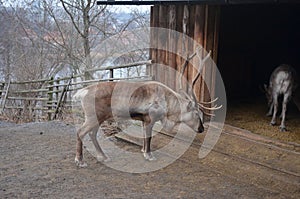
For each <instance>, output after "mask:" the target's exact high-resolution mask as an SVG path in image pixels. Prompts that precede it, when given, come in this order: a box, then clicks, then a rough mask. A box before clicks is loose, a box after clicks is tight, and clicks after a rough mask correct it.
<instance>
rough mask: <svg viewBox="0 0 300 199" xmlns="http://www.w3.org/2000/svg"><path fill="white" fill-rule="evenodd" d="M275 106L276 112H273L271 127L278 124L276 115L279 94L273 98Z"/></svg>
mask: <svg viewBox="0 0 300 199" xmlns="http://www.w3.org/2000/svg"><path fill="white" fill-rule="evenodd" d="M273 106H274V111H273V116H272V120H271V125H272V126H274V125H275V124H276V114H277V108H278V94H274V96H273Z"/></svg>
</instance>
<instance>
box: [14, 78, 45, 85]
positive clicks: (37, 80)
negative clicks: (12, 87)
mask: <svg viewBox="0 0 300 199" xmlns="http://www.w3.org/2000/svg"><path fill="white" fill-rule="evenodd" d="M48 80H49V79H36V80H29V81H11V83H12V84H28V83H39V82H46V81H48Z"/></svg>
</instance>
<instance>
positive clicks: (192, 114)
mask: <svg viewBox="0 0 300 199" xmlns="http://www.w3.org/2000/svg"><path fill="white" fill-rule="evenodd" d="M209 56H210V53H209V54H207V56H206V57H205V58H204V59H202V60H201V61H200V63H201V64H200V68H201V67H202V66H203V64H204V62H205V60H207V58H208V57H209ZM186 66H187V62H186V63H185V64H184V67H183V70H182V71H181V77H180V82H181V81H182V74H183V73H184V70H185V67H186ZM198 78H199V75H197V76H196V78H195V79H194V80H193V84H192V85H193V86H192V87H191V88H190V89H189V92H185V91H183V90H181V91H180V92H175V91H173V90H172V89H171V88H169V87H167V86H166V85H164V84H162V83H159V82H156V81H146V82H140V81H139V82H129V81H124V82H102V83H98V84H94V85H91V86H88V87H86V88H83V89H81V90H79V91H78V92H77V93H76V94H75V96H74V97H75V98H77V99H81V103H82V107H83V111H84V113H85V122H84V124H83V125H82V126H81V127H80V128H79V130H78V131H77V151H76V157H75V162H76V164H77V165H78V166H80V167H84V166H86V163H84V161H83V152H82V139H83V137H84V136H85V135H86V134H87V133H89V136H90V138H91V140H92V142H93V144H94V146H95V148H96V151H97V154H98V155H97V159H98V160H100V161H106V160H108V158H107V156H106V155H105V154H104V152H103V151H102V149H101V147H100V146H99V143H98V141H97V139H96V135H97V132H98V129H99V126H100V125H101V123H103V122H104V121H105V120H108V119H111V118H113V119H130V118H131V119H133V120H140V121H142V123H143V132H144V144H143V148H142V152H143V155H144V158H145V159H146V160H149V161H151V160H155V157H154V156H153V155H152V153H151V149H150V144H151V136H152V128H153V126H154V124H155V122H157V121H161V122H162V124H163V127H164V128H166V129H169V130H170V129H172V128H173V127H174V126H175V125H176V124H178V123H185V124H186V125H187V126H189V127H190V128H191V129H193V130H194V131H195V132H197V133H201V132H203V131H204V127H203V123H202V120H201V115H202V113H205V114H209V113H207V111H212V110H216V109H219V108H221V106H219V107H216V106H214V107H212V108H208V107H205V106H204V105H203V104H209V103H198V102H197V100H196V98H195V94H194V92H193V87H194V85H195V82H196V80H197V79H198ZM181 84H182V83H180V85H181ZM214 101H215V100H213V101H211V103H212V102H214Z"/></svg>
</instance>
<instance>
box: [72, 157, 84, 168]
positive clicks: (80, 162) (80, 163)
mask: <svg viewBox="0 0 300 199" xmlns="http://www.w3.org/2000/svg"><path fill="white" fill-rule="evenodd" d="M75 164H76V166H77V167H80V168H84V167H87V163H85V162H83V161H82V160H78V159H77V158H75Z"/></svg>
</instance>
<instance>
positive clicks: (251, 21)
mask: <svg viewBox="0 0 300 199" xmlns="http://www.w3.org/2000/svg"><path fill="white" fill-rule="evenodd" d="M299 46H300V6H299V5H297V4H280V5H277V4H276V5H241V6H222V7H221V16H220V34H219V49H218V50H219V53H218V54H219V57H218V68H219V70H220V72H221V74H222V77H223V80H224V82H225V86H226V92H227V97H228V99H229V100H230V99H237V98H249V97H253V96H258V95H263V94H262V92H261V91H260V90H259V86H262V85H263V84H264V83H267V82H268V79H269V76H270V74H271V72H272V70H273V69H274V68H275V67H276V66H278V65H279V64H281V63H286V64H290V65H292V66H294V67H295V68H296V70H297V71H298V73H299V74H300V49H299Z"/></svg>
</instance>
